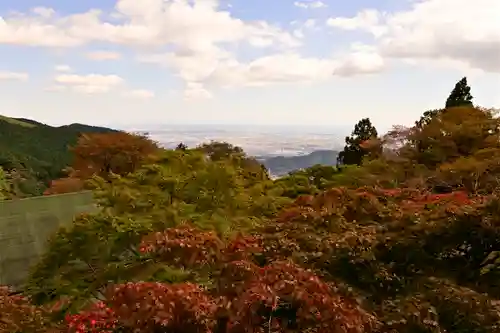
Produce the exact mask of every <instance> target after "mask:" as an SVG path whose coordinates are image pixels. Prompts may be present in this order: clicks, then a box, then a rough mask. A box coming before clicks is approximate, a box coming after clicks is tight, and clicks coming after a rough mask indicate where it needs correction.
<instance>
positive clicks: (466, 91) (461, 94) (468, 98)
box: [445, 77, 473, 108]
mask: <svg viewBox="0 0 500 333" xmlns="http://www.w3.org/2000/svg"><path fill="white" fill-rule="evenodd" d="M457 106H473V105H472V95H471V93H470V87H469V85H468V84H467V78H466V77H463V78H462V79H461V80H460V81H458V82H457V84H455V88H454V89H453V91H452V92H451V94H450V96H449V97H448V99H447V100H446V105H445V107H446V108H452V107H457Z"/></svg>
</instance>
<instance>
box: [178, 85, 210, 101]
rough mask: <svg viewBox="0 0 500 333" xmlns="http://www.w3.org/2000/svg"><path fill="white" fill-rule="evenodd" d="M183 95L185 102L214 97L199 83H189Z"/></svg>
mask: <svg viewBox="0 0 500 333" xmlns="http://www.w3.org/2000/svg"><path fill="white" fill-rule="evenodd" d="M183 95H184V99H185V100H203V99H211V98H212V97H213V96H212V94H211V93H210V92H209V91H208V90H206V89H205V88H204V87H203V85H202V84H200V83H198V82H188V83H187V84H186V88H185V89H184V93H183Z"/></svg>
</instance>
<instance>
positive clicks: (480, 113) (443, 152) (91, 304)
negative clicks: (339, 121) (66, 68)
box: [0, 90, 500, 333]
mask: <svg viewBox="0 0 500 333" xmlns="http://www.w3.org/2000/svg"><path fill="white" fill-rule="evenodd" d="M464 91H466V90H464ZM466 92H468V90H467V91H466ZM457 96H458V97H457ZM457 96H455V97H454V100H460V96H459V95H457ZM464 98H465V99H466V102H467V101H469V97H468V93H467V96H465V97H464ZM459 104H460V103H459ZM465 125H466V126H465ZM498 125H499V123H498V119H497V118H496V117H495V115H494V114H493V112H492V111H490V110H484V109H480V108H477V107H471V106H464V104H463V103H462V104H460V106H459V107H454V108H449V109H444V110H435V111H431V112H426V113H425V114H424V115H423V116H422V118H421V119H420V120H419V121H417V123H416V124H415V126H414V127H411V128H402V127H399V128H395V129H394V131H392V132H390V133H389V134H388V135H386V136H382V137H380V138H374V135H365V134H366V133H364V132H370V133H372V134H373V133H376V131H375V130H374V128H372V126H371V124H370V123H369V121H368V120H364V121H362V122H361V123H360V124H358V126H357V127H356V129H357V131H356V133H354V134H355V135H354V134H353V135H354V136H355V138H354V139H356V140H354V139H353V140H347V141H349V142H348V144H351V145H350V146H349V145H348V147H347V148H346V150H345V154H344V158H346V157H349V156H350V157H352V156H354V155H355V156H354V157H355V161H353V163H352V165H346V166H344V167H342V168H341V170H339V169H336V168H333V167H326V166H315V167H312V168H309V169H306V170H301V171H298V172H295V173H293V174H291V175H289V176H288V177H283V178H282V179H279V180H276V181H272V180H270V179H268V177H266V175H265V173H260V171H259V170H261V169H259V168H256V164H255V161H254V160H252V159H251V158H249V157H247V156H246V155H245V154H244V153H243V151H242V150H241V149H240V148H238V147H233V146H231V145H229V144H224V143H212V144H207V145H202V146H200V147H197V148H195V149H188V148H187V147H183V148H182V149H177V150H165V151H159V152H157V153H155V157H154V159H150V157H147V156H149V153H151V152H154V151H155V149H156V148H152V146H150V145H149V144H146V143H144V142H143V141H141V140H143V139H139V138H134V139H132V138H131V137H128V138H127V140H129V141H127V142H128V144H129V145H131V146H130V147H129V148H126V147H122V148H123V149H125V151H126V152H125V153H124V155H126V156H124V155H120V152H119V151H120V149H119V147H121V146H120V145H121V143H117V142H115V143H112V144H111V143H110V142H108V141H106V140H104V139H103V137H99V138H96V137H94V139H95V141H92V142H89V141H88V140H89V139H88V138H83V139H82V141H81V142H80V146H79V148H78V149H76V148H75V149H76V151H77V152H78V154H80V155H79V157H78V158H76V159H75V161H77V162H75V163H76V164H75V165H77V166H79V167H78V168H79V170H81V173H80V174H81V175H85V176H82V177H84V178H85V177H90V174H93V175H94V176H93V177H92V178H93V181H92V182H90V184H91V185H92V186H93V190H94V194H95V197H96V203H97V204H98V205H99V207H100V209H99V211H97V212H95V213H92V214H82V215H79V216H77V217H76V218H75V220H74V222H73V225H72V226H71V227H69V228H62V229H61V230H60V231H59V232H58V233H57V234H56V235H55V236H54V237H53V238H52V239H51V241H50V243H49V246H48V250H47V252H46V253H45V254H44V256H43V257H42V258H41V260H40V262H39V263H38V264H37V265H36V267H34V269H33V272H32V274H31V275H30V279H29V280H28V282H27V284H26V286H24V290H23V293H22V294H14V293H12V292H11V291H8V290H7V289H1V292H0V329H1V330H4V331H8V332H16V333H28V332H29V333H31V332H41V333H42V332H43V333H48V332H60V333H62V332H67V333H70V332H71V333H88V332H96V333H97V332H110V333H111V332H112V333H118V332H120V333H123V332H145V333H147V332H151V333H159V332H183V333H270V332H273V333H278V332H279V333H295V332H296V333H299V332H311V333H313V332H317V333H363V332H367V333H368V332H373V333H375V332H377V333H392V332H402V333H417V332H418V333H420V332H422V333H424V332H426V333H431V332H432V333H465V332H467V333H468V332H474V333H489V332H500V324H499V323H500V284H499V283H498V281H499V278H500V270H499V269H498V266H500V259H499V258H500V255H499V253H500V195H499V194H500V191H499V190H500V186H499V185H500V183H499V179H500V177H499V171H500V169H499V168H498V165H500V153H499V152H500V150H499V148H500V147H499V146H498V145H499V142H500V137H499V132H500V131H499V130H498V129H499V128H500V127H499V126H498ZM108 138H109V137H108ZM136 140H138V141H140V142H141V143H139V142H137V141H136ZM104 141H106V142H107V143H103V142H104ZM113 142H114V141H113ZM143 144H144V145H143ZM97 147H99V148H97ZM105 147H106V148H105ZM139 147H143V148H139ZM147 147H149V148H147ZM150 148H151V149H150ZM127 149H128V150H127ZM141 149H142V150H141ZM97 151H99V152H100V153H103V154H104V155H99V156H97V155H95V153H94V152H97ZM139 151H141V153H139ZM106 152H109V154H108V155H106ZM111 152H112V153H111ZM360 152H361V153H362V154H359V153H360ZM353 154H354V155H353ZM351 155H352V156H351ZM84 156H87V158H88V159H89V161H91V162H90V164H85V162H84V160H85V159H84ZM105 156H108V158H106V157H105ZM110 156H114V157H110ZM134 156H135V157H134ZM141 156H142V157H141ZM130 161H135V162H130ZM344 162H345V161H344ZM134 163H135V164H134ZM128 164H130V165H128ZM344 164H349V163H344ZM85 165H91V167H90V168H89V169H88V170H92V171H88V173H87V174H85V172H86V171H84V170H86V169H85ZM127 165H128V166H127ZM261 171H262V170H261ZM2 325H3V326H2Z"/></svg>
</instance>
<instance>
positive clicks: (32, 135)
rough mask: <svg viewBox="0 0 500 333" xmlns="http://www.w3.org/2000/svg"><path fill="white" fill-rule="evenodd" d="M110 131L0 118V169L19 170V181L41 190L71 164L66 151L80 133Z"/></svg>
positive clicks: (73, 125) (68, 153)
mask: <svg viewBox="0 0 500 333" xmlns="http://www.w3.org/2000/svg"><path fill="white" fill-rule="evenodd" d="M113 131H115V130H112V129H109V128H104V127H95V126H88V125H82V124H71V125H66V126H61V127H53V126H49V125H45V124H42V123H39V122H37V121H33V120H30V119H23V118H9V117H5V116H0V166H1V167H2V168H3V169H4V170H7V171H9V170H14V169H15V170H23V178H28V179H29V180H30V181H31V182H36V183H39V185H42V186H41V187H43V185H47V183H48V182H49V181H50V180H52V179H56V178H59V177H60V176H61V170H62V169H64V168H65V167H66V166H68V164H69V163H70V162H71V154H70V152H69V150H68V147H69V146H71V145H74V144H75V143H76V142H77V140H78V137H79V136H80V134H81V133H89V132H94V133H95V132H100V133H105V132H113ZM38 187H40V186H37V188H38ZM37 191H38V190H37ZM33 194H37V193H33Z"/></svg>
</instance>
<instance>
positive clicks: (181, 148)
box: [175, 142, 188, 150]
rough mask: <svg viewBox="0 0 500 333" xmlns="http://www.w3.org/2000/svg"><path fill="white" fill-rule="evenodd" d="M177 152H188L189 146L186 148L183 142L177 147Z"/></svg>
mask: <svg viewBox="0 0 500 333" xmlns="http://www.w3.org/2000/svg"><path fill="white" fill-rule="evenodd" d="M175 149H176V150H187V149H188V146H186V145H185V144H184V143H183V142H181V143H179V144H178V145H177V146H176V147H175Z"/></svg>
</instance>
